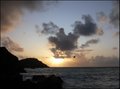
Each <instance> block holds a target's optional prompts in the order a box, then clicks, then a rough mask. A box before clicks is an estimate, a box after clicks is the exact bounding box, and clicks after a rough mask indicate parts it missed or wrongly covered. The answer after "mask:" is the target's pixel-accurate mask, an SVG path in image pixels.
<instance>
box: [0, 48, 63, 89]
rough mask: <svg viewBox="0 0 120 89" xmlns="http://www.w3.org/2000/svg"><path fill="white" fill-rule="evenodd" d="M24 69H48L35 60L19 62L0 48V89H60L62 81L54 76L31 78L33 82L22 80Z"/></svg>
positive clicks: (4, 49)
mask: <svg viewBox="0 0 120 89" xmlns="http://www.w3.org/2000/svg"><path fill="white" fill-rule="evenodd" d="M24 67H29V68H36V67H48V66H47V65H45V64H43V63H42V62H40V61H38V60H37V59H35V58H28V59H25V60H22V61H19V60H18V58H17V57H16V56H14V55H13V54H11V53H10V52H9V51H8V50H7V49H6V48H5V47H0V89H62V83H63V81H62V79H61V78H60V77H57V76H55V75H52V76H49V77H45V76H44V75H42V76H35V77H34V76H33V80H32V81H31V80H26V81H23V80H22V75H20V73H21V72H25V71H24Z"/></svg>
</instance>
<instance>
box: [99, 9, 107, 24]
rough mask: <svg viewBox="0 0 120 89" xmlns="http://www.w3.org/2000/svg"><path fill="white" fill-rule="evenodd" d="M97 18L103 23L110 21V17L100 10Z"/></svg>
mask: <svg viewBox="0 0 120 89" xmlns="http://www.w3.org/2000/svg"><path fill="white" fill-rule="evenodd" d="M97 20H98V21H99V22H100V23H101V24H105V23H106V22H107V21H108V17H107V15H106V14H105V13H104V12H102V11H101V12H98V13H97Z"/></svg>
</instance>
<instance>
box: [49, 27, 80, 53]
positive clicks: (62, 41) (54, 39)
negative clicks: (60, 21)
mask: <svg viewBox="0 0 120 89" xmlns="http://www.w3.org/2000/svg"><path fill="white" fill-rule="evenodd" d="M78 38H79V37H78V36H77V35H75V34H72V33H71V32H70V33H68V35H66V34H65V32H64V29H63V28H60V29H59V32H58V33H57V34H56V36H50V37H49V38H48V40H49V42H50V43H52V44H53V45H55V47H56V49H59V50H62V51H65V50H73V49H75V48H77V40H78Z"/></svg>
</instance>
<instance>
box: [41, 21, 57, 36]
mask: <svg viewBox="0 0 120 89" xmlns="http://www.w3.org/2000/svg"><path fill="white" fill-rule="evenodd" d="M42 26H43V30H42V31H41V33H43V34H56V33H57V32H58V31H59V27H58V26H57V25H55V24H54V23H53V22H49V23H43V24H42Z"/></svg>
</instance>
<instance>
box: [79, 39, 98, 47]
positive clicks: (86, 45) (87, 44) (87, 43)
mask: <svg viewBox="0 0 120 89" xmlns="http://www.w3.org/2000/svg"><path fill="white" fill-rule="evenodd" d="M98 42H99V39H91V40H88V41H87V42H86V43H85V44H82V45H81V46H80V48H82V49H83V48H86V47H89V46H90V44H97V43H98Z"/></svg>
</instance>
